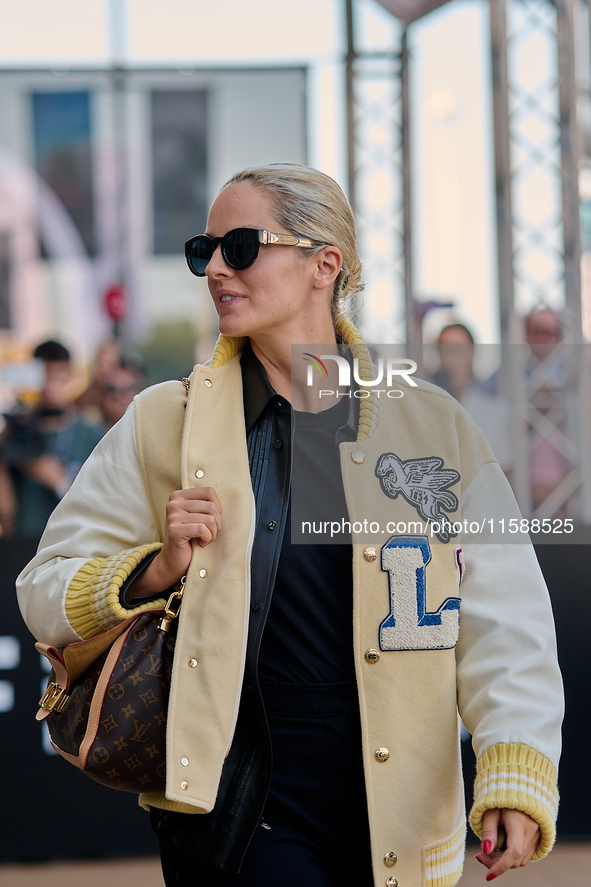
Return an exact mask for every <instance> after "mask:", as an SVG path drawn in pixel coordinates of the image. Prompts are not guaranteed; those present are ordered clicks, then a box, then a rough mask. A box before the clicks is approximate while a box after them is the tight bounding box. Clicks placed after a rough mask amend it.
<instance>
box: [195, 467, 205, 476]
mask: <svg viewBox="0 0 591 887" xmlns="http://www.w3.org/2000/svg"><path fill="white" fill-rule="evenodd" d="M204 473H205V472H203V471H202V470H201V469H200V468H198V469H197V471H196V472H195V477H203V475H204Z"/></svg>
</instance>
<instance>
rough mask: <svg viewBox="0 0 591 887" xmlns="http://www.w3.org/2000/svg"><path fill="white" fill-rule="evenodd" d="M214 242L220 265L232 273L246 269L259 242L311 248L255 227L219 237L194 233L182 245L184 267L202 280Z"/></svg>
mask: <svg viewBox="0 0 591 887" xmlns="http://www.w3.org/2000/svg"><path fill="white" fill-rule="evenodd" d="M218 243H219V244H220V246H221V250H222V256H223V259H224V262H225V263H226V265H229V266H230V268H233V269H234V270H235V271H244V269H245V268H250V266H251V265H252V263H253V262H254V260H255V259H256V257H257V256H258V254H259V246H260V245H261V243H262V244H273V243H275V244H278V245H279V246H314V243H313V242H312V241H311V240H309V239H308V238H307V237H296V236H295V234H272V233H271V232H270V231H257V229H256V228H234V229H233V230H232V231H228V233H227V234H224V236H223V237H210V236H209V234H198V235H197V237H192V238H191V239H190V240H187V242H186V243H185V256H186V259H187V264H188V266H189V268H190V269H191V271H192V272H193V274H196V275H197V277H205V269H206V268H207V266H208V264H209V262H210V261H211V258H212V256H213V254H214V252H215V251H216V248H217V245H218Z"/></svg>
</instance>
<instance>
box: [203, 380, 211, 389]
mask: <svg viewBox="0 0 591 887" xmlns="http://www.w3.org/2000/svg"><path fill="white" fill-rule="evenodd" d="M203 384H204V385H205V387H206V388H211V386H212V384H213V383H212V381H211V379H206V380H205V382H204V383H203Z"/></svg>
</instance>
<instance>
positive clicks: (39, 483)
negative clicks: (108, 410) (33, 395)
mask: <svg viewBox="0 0 591 887" xmlns="http://www.w3.org/2000/svg"><path fill="white" fill-rule="evenodd" d="M33 356H34V357H35V358H36V359H37V360H40V361H42V362H43V364H44V369H45V381H44V384H43V388H42V390H41V392H40V397H39V403H38V405H37V407H36V408H35V409H34V410H31V409H29V408H28V407H26V406H24V405H23V404H22V403H17V404H16V405H15V407H14V408H13V409H12V411H11V412H10V413H7V414H6V415H5V416H4V418H5V421H6V427H5V431H4V434H3V437H2V440H1V443H0V463H1V467H0V476H1V478H2V481H3V482H2V483H0V496H1V497H2V499H3V504H2V505H0V512H2V514H3V519H2V530H3V532H4V533H5V534H7V533H9V532H12V531H13V530H14V531H16V532H19V533H20V534H22V535H28V536H40V535H41V533H42V532H43V530H44V528H45V524H46V523H47V520H48V518H49V515H50V514H51V512H52V511H53V509H54V508H55V506H56V505H57V503H58V502H59V500H60V499H61V498H62V496H63V495H64V494H65V493H66V492H67V491H68V489H69V488H70V485H71V483H72V481H73V480H74V478H75V476H76V474H77V473H78V471H79V470H80V467H81V465H82V463H83V462H84V461H85V460H86V459H87V458H88V456H89V455H90V453H91V452H92V450H93V449H94V447H95V446H96V444H97V443H98V442H99V440H100V438H101V437H102V434H103V431H102V429H100V428H97V427H95V426H92V425H89V424H88V423H87V422H85V421H84V420H83V419H82V418H80V416H79V415H78V413H77V411H76V409H75V408H74V406H73V405H72V403H71V402H70V388H71V383H72V378H73V372H72V362H71V356H70V352H69V351H68V349H67V348H65V347H64V345H62V344H61V343H60V342H55V341H53V340H49V341H47V342H42V343H41V344H40V345H38V346H37V347H36V348H35V351H34V353H33ZM11 500H12V501H11ZM15 506H16V514H15V513H14V511H15Z"/></svg>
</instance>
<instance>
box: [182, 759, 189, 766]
mask: <svg viewBox="0 0 591 887" xmlns="http://www.w3.org/2000/svg"><path fill="white" fill-rule="evenodd" d="M181 764H182V765H183V767H188V766H189V759H188V758H181Z"/></svg>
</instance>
